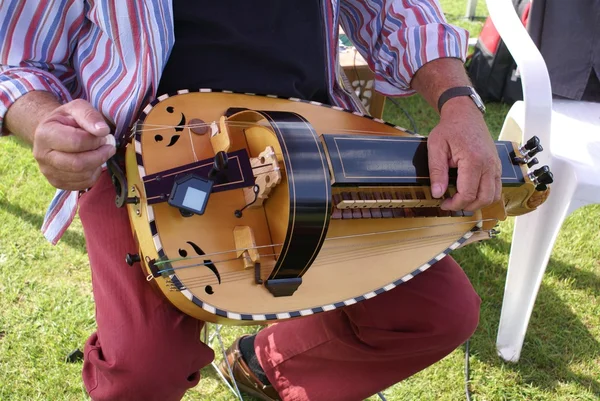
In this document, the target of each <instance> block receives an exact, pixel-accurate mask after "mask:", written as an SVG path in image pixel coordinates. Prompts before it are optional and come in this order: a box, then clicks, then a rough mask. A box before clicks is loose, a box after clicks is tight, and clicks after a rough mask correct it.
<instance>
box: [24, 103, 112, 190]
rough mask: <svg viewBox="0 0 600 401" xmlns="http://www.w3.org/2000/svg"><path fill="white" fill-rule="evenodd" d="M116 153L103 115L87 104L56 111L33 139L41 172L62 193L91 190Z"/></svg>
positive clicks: (38, 127)
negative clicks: (103, 168) (63, 191)
mask: <svg viewBox="0 0 600 401" xmlns="http://www.w3.org/2000/svg"><path fill="white" fill-rule="evenodd" d="M115 151H116V148H115V138H114V136H113V135H112V134H111V133H110V128H109V127H108V125H107V124H106V122H105V121H104V118H103V117H102V114H100V112H98V111H97V110H96V109H94V108H93V107H92V105H91V104H89V103H88V102H86V101H84V100H74V101H72V102H69V103H66V104H64V105H62V106H59V107H57V108H55V109H53V110H52V111H51V112H49V113H48V114H46V115H45V116H44V118H43V119H42V120H41V121H40V122H39V124H38V125H37V127H36V128H35V134H34V136H33V156H34V157H35V159H36V160H37V162H38V164H39V166H40V171H41V172H42V174H43V175H44V176H45V177H46V179H47V180H48V182H49V183H50V184H51V185H52V186H54V187H55V188H58V189H66V190H73V191H77V190H84V189H87V188H89V187H91V186H92V185H93V184H94V183H95V182H96V180H97V179H98V177H99V176H100V173H101V171H102V169H101V166H102V165H103V164H104V163H105V162H106V161H107V160H108V159H109V158H110V157H112V156H113V155H114V154H115Z"/></svg>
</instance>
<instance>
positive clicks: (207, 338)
mask: <svg viewBox="0 0 600 401" xmlns="http://www.w3.org/2000/svg"><path fill="white" fill-rule="evenodd" d="M209 326H211V324H209V323H206V324H205V325H204V332H203V335H202V337H203V339H202V341H203V342H204V343H205V344H206V345H209V346H212V345H211V344H212V342H213V340H214V339H215V338H216V339H217V340H218V341H219V347H220V348H221V353H222V354H223V359H224V361H225V363H227V370H228V371H229V377H231V378H233V369H232V367H231V365H230V364H229V361H228V360H227V355H225V351H226V348H225V344H223V337H221V329H222V328H223V326H222V325H220V324H212V326H214V328H215V329H214V331H213V332H212V333H210V335H209V333H208V331H209ZM211 365H212V367H213V368H214V369H215V371H216V372H217V374H218V375H219V377H220V378H221V380H222V381H223V383H225V385H226V386H227V388H229V390H231V392H232V393H233V395H234V396H235V397H236V399H238V400H240V401H244V398H243V397H242V394H241V392H240V389H239V388H238V386H237V383H236V382H235V380H233V385H234V386H235V388H234V387H232V386H231V384H229V381H228V380H227V379H226V378H225V376H223V374H222V373H221V371H220V370H219V367H218V366H217V363H216V362H215V361H213V362H212V363H211ZM377 395H378V396H379V398H380V399H381V401H387V399H386V398H385V396H384V395H383V393H382V392H379V393H377Z"/></svg>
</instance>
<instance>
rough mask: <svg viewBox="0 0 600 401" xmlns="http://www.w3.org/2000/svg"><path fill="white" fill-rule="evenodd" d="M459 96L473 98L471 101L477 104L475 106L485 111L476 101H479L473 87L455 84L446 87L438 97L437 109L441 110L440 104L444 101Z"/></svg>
mask: <svg viewBox="0 0 600 401" xmlns="http://www.w3.org/2000/svg"><path fill="white" fill-rule="evenodd" d="M459 96H468V97H470V98H471V100H473V102H474V103H475V105H476V106H477V108H478V109H479V110H480V111H481V112H482V113H483V112H484V111H485V109H483V110H482V108H483V105H480V104H478V103H481V102H477V100H476V98H477V97H478V95H477V92H475V89H473V88H472V87H470V86H455V87H454V88H450V89H446V90H445V91H444V92H443V93H442V94H441V95H440V98H439V99H438V105H437V106H438V111H439V112H440V113H441V112H442V106H443V105H444V103H446V102H447V101H448V100H450V99H452V98H455V97H459Z"/></svg>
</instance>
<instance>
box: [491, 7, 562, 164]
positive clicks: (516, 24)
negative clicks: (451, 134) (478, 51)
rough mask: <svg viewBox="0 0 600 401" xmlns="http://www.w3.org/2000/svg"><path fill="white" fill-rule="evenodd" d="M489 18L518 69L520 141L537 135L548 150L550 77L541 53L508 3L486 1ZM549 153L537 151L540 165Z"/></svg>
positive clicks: (550, 96) (550, 109) (546, 159)
mask: <svg viewBox="0 0 600 401" xmlns="http://www.w3.org/2000/svg"><path fill="white" fill-rule="evenodd" d="M487 7H488V11H489V15H490V17H491V19H492V22H493V23H494V26H495V27H496V30H497V31H498V33H499V34H500V37H501V38H502V40H503V41H504V43H505V44H506V47H507V48H508V50H509V52H510V54H511V55H512V57H513V59H514V60H515V63H516V64H517V66H518V68H519V73H520V75H521V82H522V85H523V101H524V103H525V121H524V123H523V136H524V138H523V139H524V140H527V139H529V138H530V137H532V136H533V135H537V136H538V137H539V138H540V140H541V142H542V146H543V147H544V148H548V150H549V147H550V132H551V130H550V127H551V115H552V90H551V86H550V76H549V74H548V69H547V67H546V63H545V62H544V59H543V57H542V54H541V53H540V51H539V50H538V48H537V47H536V46H535V44H534V42H533V40H532V39H531V37H530V35H529V33H528V32H527V30H526V29H525V27H524V26H523V23H522V22H521V20H520V19H519V17H518V15H517V12H516V10H515V8H514V6H513V4H512V1H511V0H487ZM549 156H550V152H549V151H546V152H541V153H540V154H539V155H538V156H537V157H538V159H539V160H540V162H541V163H544V162H548V161H549Z"/></svg>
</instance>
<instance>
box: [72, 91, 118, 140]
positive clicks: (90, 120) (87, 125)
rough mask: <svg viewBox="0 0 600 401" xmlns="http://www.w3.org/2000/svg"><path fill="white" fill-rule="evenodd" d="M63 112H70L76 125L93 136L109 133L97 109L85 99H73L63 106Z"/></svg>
mask: <svg viewBox="0 0 600 401" xmlns="http://www.w3.org/2000/svg"><path fill="white" fill-rule="evenodd" d="M65 112H66V113H68V114H70V115H71V116H72V117H73V118H74V119H75V122H76V123H77V125H79V127H81V128H82V129H83V130H85V131H87V132H89V133H90V134H91V135H94V136H106V135H108V134H110V128H109V127H108V124H106V121H104V117H102V114H100V112H99V111H98V110H96V109H95V108H94V107H92V105H91V104H90V103H88V102H86V101H85V100H80V99H79V100H74V101H72V102H70V103H68V104H67V105H66V107H65Z"/></svg>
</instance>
